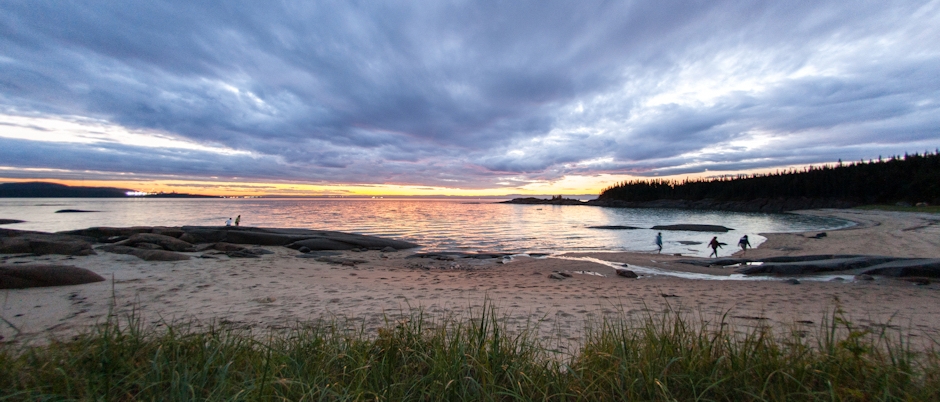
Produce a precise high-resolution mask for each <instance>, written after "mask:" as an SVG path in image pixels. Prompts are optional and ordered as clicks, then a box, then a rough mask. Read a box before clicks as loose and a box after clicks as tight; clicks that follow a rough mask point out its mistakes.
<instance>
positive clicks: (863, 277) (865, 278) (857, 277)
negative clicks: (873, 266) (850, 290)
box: [855, 274, 875, 281]
mask: <svg viewBox="0 0 940 402" xmlns="http://www.w3.org/2000/svg"><path fill="white" fill-rule="evenodd" d="M855 280H857V281H873V280H875V277H874V276H871V275H868V274H861V275H855Z"/></svg>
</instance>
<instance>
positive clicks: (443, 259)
mask: <svg viewBox="0 0 940 402" xmlns="http://www.w3.org/2000/svg"><path fill="white" fill-rule="evenodd" d="M437 259H438V260H441V261H454V260H455V258H454V257H453V256H450V255H441V256H438V257H437Z"/></svg>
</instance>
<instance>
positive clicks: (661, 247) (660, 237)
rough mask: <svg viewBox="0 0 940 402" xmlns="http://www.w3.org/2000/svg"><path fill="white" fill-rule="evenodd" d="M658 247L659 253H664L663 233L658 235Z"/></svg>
mask: <svg viewBox="0 0 940 402" xmlns="http://www.w3.org/2000/svg"><path fill="white" fill-rule="evenodd" d="M656 247H659V252H660V253H662V252H663V232H659V233H656Z"/></svg>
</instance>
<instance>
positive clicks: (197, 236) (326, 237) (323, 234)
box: [181, 226, 418, 250]
mask: <svg viewBox="0 0 940 402" xmlns="http://www.w3.org/2000/svg"><path fill="white" fill-rule="evenodd" d="M181 229H182V230H183V232H185V234H184V236H191V237H187V239H191V240H190V242H195V243H213V242H228V243H235V244H253V245H259V246H286V247H290V248H293V249H299V248H301V247H307V248H309V249H311V250H352V249H356V248H366V249H373V250H381V249H383V248H385V247H391V248H394V249H396V250H402V249H407V248H415V247H418V245H417V244H414V243H409V242H405V241H400V240H392V239H385V238H380V237H374V236H365V235H357V234H352V233H343V232H333V231H325V230H307V229H270V228H253V227H245V226H223V227H218V226H183V227H182V228H181ZM181 237H182V236H181Z"/></svg>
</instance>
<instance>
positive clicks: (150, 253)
mask: <svg viewBox="0 0 940 402" xmlns="http://www.w3.org/2000/svg"><path fill="white" fill-rule="evenodd" d="M98 250H101V251H106V252H109V253H114V254H129V255H132V256H134V257H137V258H140V259H141V260H144V261H186V260H188V259H190V258H191V257H190V256H188V255H186V254H180V253H176V252H173V251H166V250H145V249H139V248H134V247H128V246H119V245H115V244H108V245H104V246H101V247H98Z"/></svg>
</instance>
